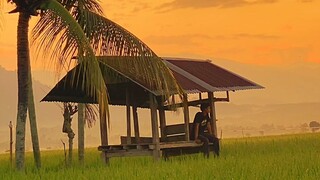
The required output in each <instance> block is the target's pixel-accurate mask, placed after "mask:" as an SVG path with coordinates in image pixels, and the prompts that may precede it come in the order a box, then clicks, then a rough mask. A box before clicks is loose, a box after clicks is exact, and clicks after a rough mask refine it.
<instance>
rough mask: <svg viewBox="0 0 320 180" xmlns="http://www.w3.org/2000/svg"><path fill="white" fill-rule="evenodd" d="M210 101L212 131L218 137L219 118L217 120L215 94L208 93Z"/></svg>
mask: <svg viewBox="0 0 320 180" xmlns="http://www.w3.org/2000/svg"><path fill="white" fill-rule="evenodd" d="M208 99H209V103H210V117H211V120H212V121H211V122H210V123H211V129H212V131H213V134H214V136H215V137H217V135H218V134H217V122H216V121H217V118H216V108H215V105H214V95H213V92H208Z"/></svg>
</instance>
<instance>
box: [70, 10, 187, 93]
mask: <svg viewBox="0 0 320 180" xmlns="http://www.w3.org/2000/svg"><path fill="white" fill-rule="evenodd" d="M72 14H73V16H74V17H75V19H77V21H78V22H79V24H80V26H81V27H82V29H83V30H84V32H85V34H86V36H87V37H88V39H89V41H90V43H91V44H92V47H93V49H94V51H95V54H96V55H100V56H114V57H119V58H121V57H133V58H131V59H134V60H135V61H134V63H133V62H129V61H119V62H118V63H120V64H119V66H122V67H126V66H127V67H130V69H131V70H133V71H135V72H134V73H135V74H136V75H142V76H143V79H144V80H145V82H148V84H149V86H155V87H156V88H157V89H158V90H160V91H162V94H165V95H167V96H169V94H170V93H169V92H172V91H175V93H177V92H178V93H179V94H182V93H183V92H182V88H181V87H180V86H179V85H178V84H177V82H176V80H175V78H174V76H173V75H172V73H171V71H170V70H169V68H168V67H167V66H166V65H165V64H164V63H163V61H162V59H161V58H159V57H158V56H157V55H156V54H155V53H154V52H153V51H152V50H151V49H150V48H149V47H148V46H147V45H146V44H145V43H143V42H142V41H141V40H140V39H139V38H137V37H136V36H135V35H133V34H132V33H130V32H129V31H128V30H126V29H125V28H123V27H121V26H120V25H118V24H116V23H115V22H113V21H111V20H109V19H107V18H105V17H103V16H101V15H99V14H96V13H94V12H90V11H87V10H83V9H80V10H79V9H78V10H77V11H73V12H72ZM120 56H121V57H120Z"/></svg>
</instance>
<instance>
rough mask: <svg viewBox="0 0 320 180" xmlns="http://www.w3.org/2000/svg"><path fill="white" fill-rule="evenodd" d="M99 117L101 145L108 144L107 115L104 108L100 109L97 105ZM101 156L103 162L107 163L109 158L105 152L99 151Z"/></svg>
mask: <svg viewBox="0 0 320 180" xmlns="http://www.w3.org/2000/svg"><path fill="white" fill-rule="evenodd" d="M99 117H100V135H101V145H102V146H107V145H108V130H107V116H106V110H105V109H102V108H101V107H100V106H99ZM101 158H102V160H103V162H104V163H106V164H107V163H108V162H109V159H108V157H107V155H106V153H105V152H102V153H101Z"/></svg>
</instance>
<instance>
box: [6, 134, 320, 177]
mask: <svg viewBox="0 0 320 180" xmlns="http://www.w3.org/2000/svg"><path fill="white" fill-rule="evenodd" d="M74 158H75V160H76V159H77V154H76V153H75V155H74ZM0 162H1V163H0V179H237V180H238V179H308V180H309V179H319V177H320V134H318V133H317V134H302V135H301V134H299V135H284V136H270V137H252V138H243V139H225V140H222V142H221V156H220V157H219V158H214V157H213V156H211V157H210V158H209V159H205V158H203V156H202V154H194V155H186V156H179V157H172V158H170V159H169V160H168V161H164V160H161V161H159V162H154V161H153V159H152V158H151V157H127V158H112V159H111V160H110V164H109V165H108V166H105V165H103V163H102V161H101V159H100V154H99V152H98V151H97V150H96V149H86V154H85V164H84V165H83V166H82V165H80V164H79V163H78V162H77V161H75V163H74V164H73V165H72V167H69V168H67V167H65V165H64V155H63V151H45V152H42V164H43V165H42V168H41V169H40V170H37V169H36V168H35V166H34V163H33V158H32V153H27V154H26V170H25V172H22V173H21V172H16V171H15V170H13V169H12V168H11V167H10V163H9V156H8V155H7V154H2V155H0Z"/></svg>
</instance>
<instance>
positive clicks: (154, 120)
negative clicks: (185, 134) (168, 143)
mask: <svg viewBox="0 0 320 180" xmlns="http://www.w3.org/2000/svg"><path fill="white" fill-rule="evenodd" d="M149 99H150V111H151V126H152V143H153V144H154V146H155V148H154V150H153V158H154V160H156V161H158V160H160V142H159V130H158V127H159V126H158V116H157V101H156V99H155V97H154V95H153V94H152V93H150V94H149Z"/></svg>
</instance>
